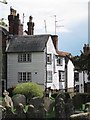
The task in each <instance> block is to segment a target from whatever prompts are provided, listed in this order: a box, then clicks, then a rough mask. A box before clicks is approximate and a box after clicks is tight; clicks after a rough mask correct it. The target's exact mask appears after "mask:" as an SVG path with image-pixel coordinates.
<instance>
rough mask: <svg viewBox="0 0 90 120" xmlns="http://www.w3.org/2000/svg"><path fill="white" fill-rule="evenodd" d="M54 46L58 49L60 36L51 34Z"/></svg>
mask: <svg viewBox="0 0 90 120" xmlns="http://www.w3.org/2000/svg"><path fill="white" fill-rule="evenodd" d="M51 38H52V41H53V44H54V47H55V49H56V50H58V36H57V35H51Z"/></svg>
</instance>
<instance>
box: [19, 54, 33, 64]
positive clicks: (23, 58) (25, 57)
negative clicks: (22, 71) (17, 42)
mask: <svg viewBox="0 0 90 120" xmlns="http://www.w3.org/2000/svg"><path fill="white" fill-rule="evenodd" d="M18 62H31V53H20V54H18Z"/></svg>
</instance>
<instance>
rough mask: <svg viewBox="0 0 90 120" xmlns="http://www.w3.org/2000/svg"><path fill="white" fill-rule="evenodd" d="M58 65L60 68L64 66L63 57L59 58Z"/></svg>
mask: <svg viewBox="0 0 90 120" xmlns="http://www.w3.org/2000/svg"><path fill="white" fill-rule="evenodd" d="M57 65H58V66H59V65H60V66H62V65H63V58H62V57H59V56H58V57H57Z"/></svg>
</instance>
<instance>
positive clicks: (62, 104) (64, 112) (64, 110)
mask: <svg viewBox="0 0 90 120" xmlns="http://www.w3.org/2000/svg"><path fill="white" fill-rule="evenodd" d="M73 112H74V107H73V103H72V99H71V98H70V96H69V94H66V93H63V92H61V93H59V94H58V95H57V97H56V99H55V115H56V117H58V118H64V119H67V118H69V117H70V115H71V114H73Z"/></svg>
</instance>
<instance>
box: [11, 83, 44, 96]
mask: <svg viewBox="0 0 90 120" xmlns="http://www.w3.org/2000/svg"><path fill="white" fill-rule="evenodd" d="M13 94H23V95H25V96H26V98H32V97H42V96H43V89H42V88H41V86H40V85H38V84H36V83H33V82H28V83H21V84H18V85H17V86H16V88H15V89H14V90H13Z"/></svg>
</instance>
